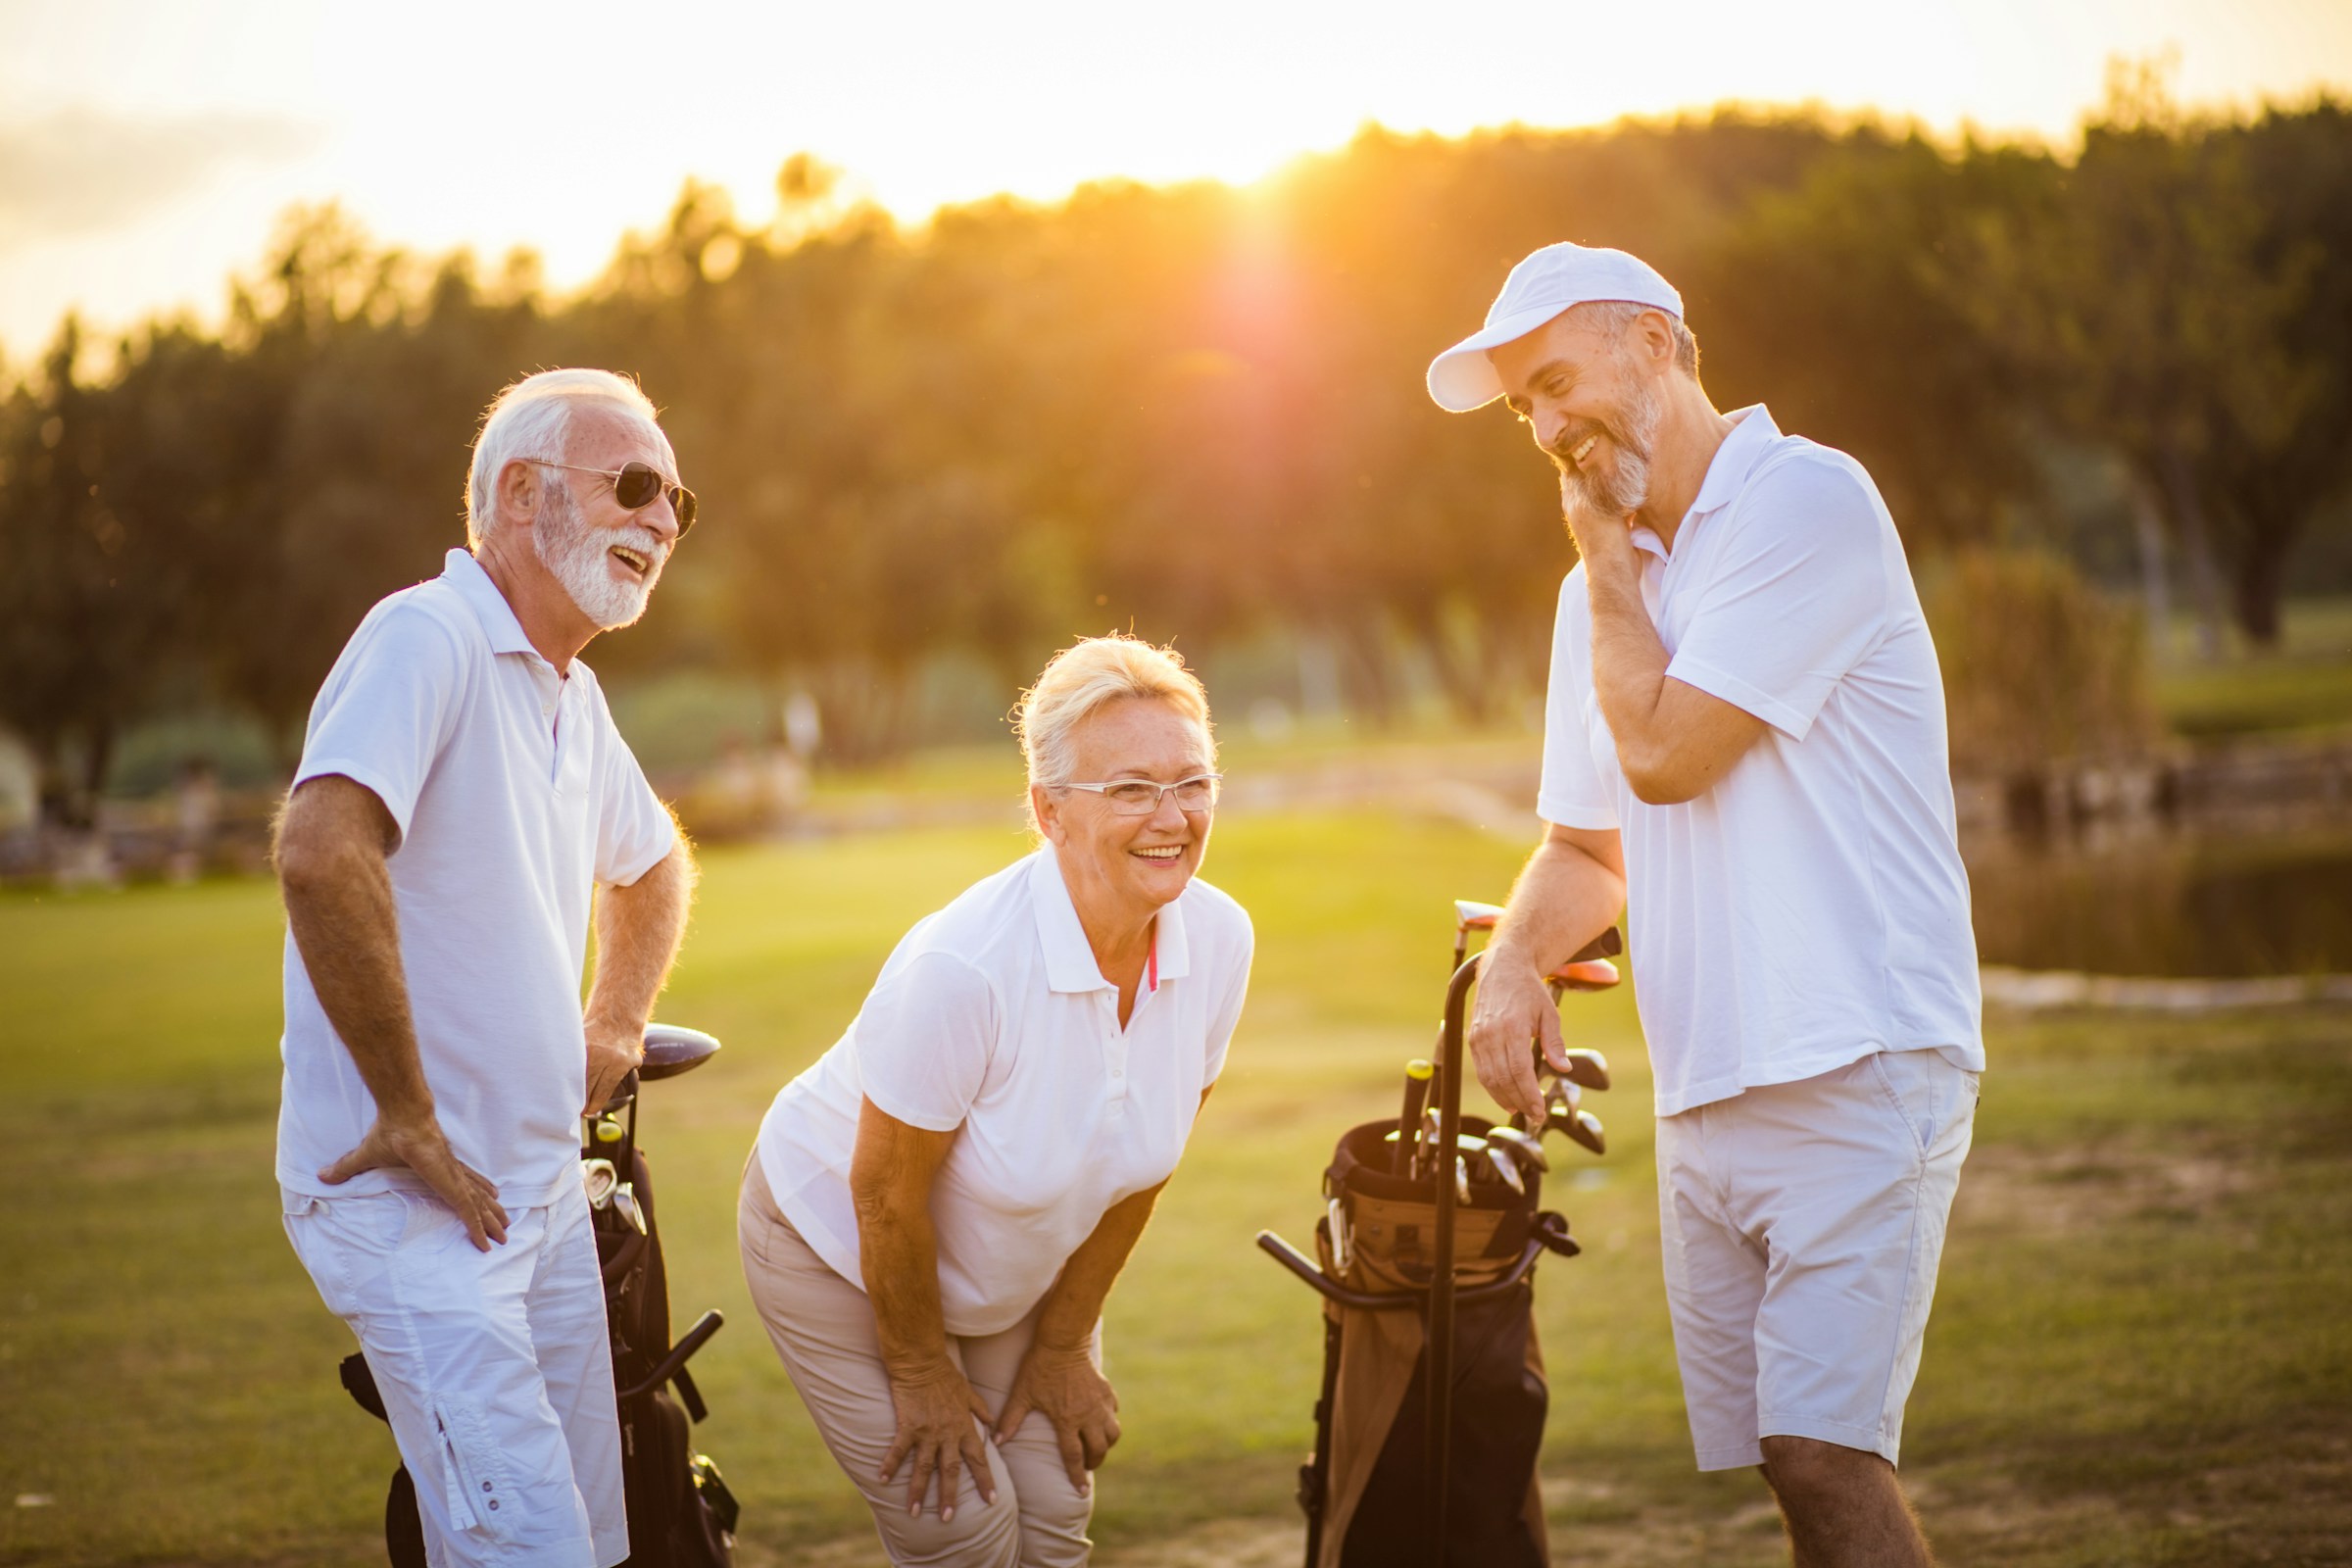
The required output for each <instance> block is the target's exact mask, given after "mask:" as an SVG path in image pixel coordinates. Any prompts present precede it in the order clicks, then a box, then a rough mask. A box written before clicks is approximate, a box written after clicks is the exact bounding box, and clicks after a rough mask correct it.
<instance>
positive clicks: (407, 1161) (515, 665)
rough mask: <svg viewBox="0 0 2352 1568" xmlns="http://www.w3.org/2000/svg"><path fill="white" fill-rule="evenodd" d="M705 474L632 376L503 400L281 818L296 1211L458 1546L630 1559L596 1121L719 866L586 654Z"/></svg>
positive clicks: (443, 1563)
mask: <svg viewBox="0 0 2352 1568" xmlns="http://www.w3.org/2000/svg"><path fill="white" fill-rule="evenodd" d="M675 471H676V460H675V458H674V457H673V456H672V455H671V453H670V449H669V443H668V441H667V440H666V439H665V438H664V437H663V436H662V430H661V426H660V425H659V424H658V423H657V422H656V418H655V412H654V408H653V405H652V404H651V403H649V402H648V401H647V400H646V398H645V395H644V393H642V392H641V391H639V390H638V389H637V387H636V386H635V384H634V383H632V382H629V381H627V380H624V379H622V378H621V377H619V376H616V375H613V374H611V373H610V372H607V371H603V370H550V371H545V372H542V373H541V374H538V375H533V376H530V377H528V378H526V379H524V380H521V381H518V382H516V383H515V385H513V386H511V387H509V388H508V389H507V390H506V391H505V392H503V393H501V394H500V395H499V397H498V399H497V401H496V402H494V403H493V404H492V405H491V407H490V411H489V414H488V417H487V418H486V419H485V420H484V422H483V425H482V430H481V434H480V436H479V438H478V439H477V440H476V442H475V445H474V458H473V467H472V472H471V475H470V477H469V480H468V482H467V485H466V530H467V534H468V538H469V543H470V545H471V550H470V552H468V551H466V550H453V551H451V552H450V553H449V557H448V562H447V565H446V568H445V569H444V570H443V572H442V574H441V575H440V576H439V577H437V578H434V579H433V580H431V581H429V582H424V583H420V584H418V585H417V586H416V587H413V588H408V589H404V590H403V591H401V592H400V593H396V594H394V595H392V596H391V597H390V598H388V599H386V600H384V601H383V602H382V603H381V604H378V605H377V606H376V607H375V608H374V609H373V610H372V611H370V612H369V613H368V616H367V618H366V619H365V620H363V621H362V622H361V623H360V627H359V630H358V631H357V632H355V633H354V634H353V636H352V639H351V642H350V643H349V645H347V646H346V647H345V649H344V650H343V655H342V657H341V658H340V659H339V660H337V661H336V662H335V666H334V668H333V670H332V671H331V672H330V673H329V674H328V675H327V678H326V684H325V686H324V687H322V688H321V689H320V691H319V698H318V701H317V702H316V703H315V704H314V705H313V707H312V710H311V718H310V728H309V732H308V735H307V737H306V739H305V743H304V748H303V758H302V765H301V767H300V769H299V771H298V772H297V773H296V775H295V781H294V788H293V792H292V794H291V796H290V797H289V798H288V801H287V803H286V809H285V814H284V818H283V820H282V822H281V824H280V826H279V830H278V841H277V868H278V877H279V881H280V884H281V886H282V888H283V890H284V895H285V905H286V919H287V926H288V939H287V944H286V953H285V1007H286V1024H285V1035H284V1038H283V1040H282V1042H281V1048H280V1049H281V1053H282V1054H283V1057H284V1061H285V1078H284V1092H283V1101H282V1105H281V1109H280V1114H279V1119H278V1146H277V1148H278V1152H277V1179H278V1183H279V1187H280V1189H281V1190H282V1192H283V1195H284V1205H283V1206H284V1211H285V1225H286V1232H287V1235H288V1237H289V1238H290V1239H291V1241H292V1242H293V1245H294V1250H295V1251H296V1253H297V1254H298V1255H299V1256H300V1257H301V1259H302V1262H303V1264H304V1266H305V1267H306V1268H308V1269H309V1270H310V1273H311V1277H312V1279H313V1280H314V1281H315V1282H316V1283H317V1285H318V1287H319V1295H320V1296H321V1297H322V1298H323V1299H325V1302H326V1304H327V1307H328V1308H329V1310H331V1311H333V1312H334V1313H335V1314H336V1315H337V1316H339V1317H341V1318H342V1319H343V1320H344V1321H345V1322H346V1323H348V1324H349V1325H350V1326H351V1328H352V1331H353V1332H354V1333H355V1334H356V1335H357V1336H358V1337H359V1340H360V1344H361V1346H362V1347H363V1348H364V1349H365V1350H366V1352H367V1355H368V1365H369V1367H370V1369H371V1370H372V1371H373V1373H374V1376H375V1382H376V1387H377V1389H378V1391H379V1392H380V1393H381V1394H382V1396H383V1399H384V1405H385V1408H386V1411H387V1413H388V1414H389V1416H390V1419H391V1423H392V1430H393V1434H394V1436H395V1438H396V1439H397V1441H398V1443H399V1446H400V1452H401V1457H402V1459H403V1460H404V1461H405V1462H406V1464H407V1466H408V1469H409V1471H410V1473H411V1475H412V1476H413V1478H414V1479H415V1481H416V1493H417V1504H418V1512H419V1514H420V1515H421V1518H422V1524H423V1528H424V1534H425V1541H426V1546H427V1555H428V1557H429V1558H430V1560H431V1561H432V1562H433V1563H434V1564H435V1565H436V1568H448V1565H457V1564H474V1563H491V1562H501V1563H508V1562H531V1563H544V1564H563V1565H566V1568H608V1565H610V1564H613V1563H617V1562H619V1561H620V1560H621V1559H622V1558H624V1557H626V1556H627V1555H628V1554H629V1544H628V1521H627V1512H626V1508H625V1506H624V1504H623V1500H622V1494H621V1472H620V1453H619V1432H618V1425H617V1421H616V1417H615V1411H614V1403H613V1370H612V1361H611V1355H610V1351H609V1348H608V1344H607V1339H606V1327H605V1311H604V1294H603V1290H602V1287H601V1283H600V1281H599V1278H598V1271H597V1253H596V1243H595V1238H594V1236H593V1235H592V1233H591V1231H590V1229H589V1222H588V1207H587V1202H586V1200H585V1198H584V1196H583V1194H582V1191H581V1185H580V1167H579V1119H580V1116H581V1114H582V1112H583V1110H584V1109H587V1108H592V1107H595V1106H598V1105H601V1104H603V1103H605V1102H606V1101H607V1100H608V1099H609V1098H610V1097H611V1095H612V1093H613V1089H614V1088H615V1087H616V1086H617V1085H618V1084H619V1082H620V1080H621V1079H622V1078H623V1077H624V1076H625V1075H626V1074H627V1073H628V1071H629V1070H630V1068H631V1067H633V1066H634V1065H635V1064H636V1062H637V1060H638V1058H639V1056H640V1055H641V1054H642V1037H643V1034H644V1030H645V1024H646V1019H647V1017H648V1015H649V1014H650V1012H651V1011H652V1008H653V1005H654V999H655V997H656V996H657V995H658V994H659V993H660V991H661V989H662V982H663V980H664V979H665V977H666V976H667V974H668V972H669V966H670V962H671V959H672V958H673V957H674V956H675V955H676V952H677V948H678V943H679V940H680V938H681V936H682V935H683V933H684V930H685V924H686V911H687V906H688V903H689V901H690V898H691V895H692V890H693V885H694V877H695V868H694V860H693V857H692V855H691V854H690V853H689V851H688V849H687V845H686V842H685V840H684V839H683V838H682V837H681V836H680V835H679V833H678V832H677V829H676V826H675V824H674V823H673V821H672V820H671V817H670V815H669V812H668V811H667V810H666V809H664V808H663V806H662V803H661V802H660V801H659V800H658V799H656V797H655V795H654V793H653V790H652V789H651V788H650V787H649V786H648V785H647V783H646V780H645V775H644V774H643V773H642V772H641V771H640V770H639V769H638V766H637V762H636V760H635V759H634V758H632V757H631V756H630V755H629V749H628V747H627V746H625V745H624V744H622V742H621V739H620V735H619V733H618V732H617V731H616V730H615V729H614V728H613V715H612V712H611V711H610V710H609V709H608V708H607V707H606V705H605V699H604V694H603V693H602V692H601V691H600V690H599V689H598V687H597V684H596V677H595V676H594V675H593V674H592V673H590V671H589V669H588V666H587V665H585V664H583V663H581V662H579V659H578V657H577V656H578V654H579V652H580V650H581V649H582V648H584V647H585V646H586V645H587V644H588V642H589V640H590V639H592V638H593V637H595V636H596V634H597V633H598V632H600V631H605V630H609V629H612V628H613V627H617V626H625V625H627V624H629V623H630V622H632V621H634V620H635V619H636V618H637V617H638V616H639V615H640V614H642V613H644V611H645V606H646V601H647V599H648V598H649V597H650V596H651V594H652V593H653V590H654V585H655V583H656V582H657V581H658V580H659V579H660V578H661V575H662V565H663V564H664V563H665V562H666V561H667V560H668V558H669V554H670V551H671V550H672V549H674V548H675V547H676V545H677V542H678V540H679V538H680V537H681V536H682V535H683V534H684V533H685V531H686V529H687V528H688V527H689V526H690V525H691V524H692V523H693V521H694V497H693V495H692V493H691V492H689V491H687V490H686V489H685V488H684V487H682V486H680V485H679V484H678V483H677V481H676V479H675V478H674V477H673V475H674V473H675ZM592 901H593V905H594V908H595V916H596V926H597V964H596V977H595V984H594V986H593V987H592V988H591V990H590V992H589V996H588V1000H587V1003H586V1005H585V1006H584V1007H583V1005H582V1004H581V1001H580V979H581V971H582V969H583V966H584V964H585V959H586V947H587V936H588V921H589V914H590V908H591V904H592Z"/></svg>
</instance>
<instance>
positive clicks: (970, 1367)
mask: <svg viewBox="0 0 2352 1568" xmlns="http://www.w3.org/2000/svg"><path fill="white" fill-rule="evenodd" d="M736 1235H737V1240H738V1241H739V1242H740V1244H741V1246H742V1249H743V1272H744V1278H745V1279H746V1281H748V1282H749V1283H750V1285H751V1288H752V1300H753V1302H754V1304H756V1305H757V1306H758V1307H759V1308H760V1319H761V1321H763V1322H765V1323H766V1325H767V1334H768V1338H769V1339H770V1340H772V1341H774V1342H775V1347H776V1353H777V1354H778V1355H779V1356H781V1357H783V1360H784V1369H785V1371H787V1372H789V1373H791V1374H792V1386H793V1389H794V1391H795V1392H796V1393H798V1394H799V1395H800V1397H801V1402H802V1403H803V1404H805V1405H807V1406H808V1407H809V1419H810V1420H812V1421H814V1422H815V1423H816V1430H817V1434H818V1435H819V1436H820V1437H822V1438H823V1439H824V1441H825V1446H826V1447H827V1448H828V1449H830V1450H831V1451H832V1454H833V1458H834V1460H835V1461H836V1462H837V1463H838V1464H840V1466H841V1468H842V1473H843V1474H845V1475H847V1476H848V1477H849V1478H850V1480H851V1482H852V1483H853V1484H854V1485H855V1486H856V1487H857V1488H858V1491H859V1492H860V1493H862V1494H863V1495H864V1496H865V1502H866V1506H867V1507H869V1508H871V1509H872V1510H873V1514H874V1529H875V1530H876V1531H877V1532H878V1533H879V1534H880V1535H881V1537H882V1545H883V1548H884V1549H885V1550H886V1551H888V1552H889V1554H890V1560H891V1561H892V1562H893V1563H897V1564H900V1565H902V1568H912V1565H914V1564H923V1563H931V1564H942V1565H954V1568H1016V1565H1017V1568H1069V1565H1073V1564H1079V1563H1084V1562H1085V1561H1086V1560H1087V1553H1088V1552H1089V1551H1091V1550H1092V1549H1093V1547H1094V1543H1093V1542H1091V1541H1089V1540H1088V1539H1087V1535H1086V1526H1087V1521H1088V1519H1089V1518H1090V1517H1091V1516H1092V1514H1093V1512H1094V1497H1093V1496H1092V1495H1091V1494H1083V1493H1080V1492H1079V1491H1078V1490H1077V1489H1076V1488H1074V1487H1072V1486H1071V1485H1070V1478H1069V1473H1068V1472H1067V1471H1065V1470H1064V1469H1063V1468H1062V1464H1061V1452H1060V1449H1059V1447H1058V1446H1057V1445H1056V1444H1055V1442H1054V1429H1053V1425H1052V1423H1050V1422H1049V1421H1047V1419H1046V1418H1045V1416H1043V1415H1042V1414H1032V1415H1031V1416H1030V1417H1029V1418H1028V1419H1027V1420H1026V1421H1024V1422H1022V1423H1021V1430H1020V1431H1018V1432H1016V1433H1014V1434H1013V1435H1012V1437H1011V1438H1010V1439H1009V1440H1007V1441H1006V1442H1005V1444H1003V1445H1002V1446H999V1445H996V1444H992V1443H990V1442H988V1435H987V1433H986V1432H985V1431H983V1432H982V1433H981V1446H982V1447H983V1448H985V1449H986V1450H987V1452H988V1468H989V1473H990V1475H991V1476H992V1477H993V1478H994V1480H995V1483H996V1490H997V1500H996V1502H995V1503H994V1504H993V1505H983V1504H982V1503H981V1501H980V1493H979V1488H978V1487H977V1485H976V1484H975V1482H974V1478H973V1477H972V1475H971V1474H970V1472H969V1471H966V1472H965V1474H964V1477H963V1479H962V1481H961V1483H960V1484H959V1490H958V1491H957V1493H956V1517H955V1518H954V1519H953V1520H951V1521H949V1522H947V1523H944V1524H943V1523H941V1522H940V1518H939V1510H938V1507H937V1503H936V1485H935V1486H934V1490H933V1494H932V1495H928V1496H926V1497H925V1498H924V1502H923V1511H922V1513H921V1514H919V1515H909V1514H908V1513H907V1467H906V1466H905V1465H901V1467H900V1469H899V1474H898V1478H897V1479H896V1480H895V1481H891V1482H887V1483H885V1482H882V1481H878V1480H876V1479H875V1478H876V1476H878V1475H879V1474H880V1472H881V1469H882V1458H883V1455H884V1454H886V1453H888V1452H889V1451H890V1444H891V1440H892V1438H894V1437H895V1436H896V1435H897V1433H898V1417H897V1414H896V1411H895V1409H894V1407H893V1405H892V1403H891V1397H890V1377H889V1374H888V1373H887V1372H885V1371H884V1370H883V1366H882V1347H881V1344H880V1341H879V1339H878V1338H877V1336H876V1333H875V1328H874V1309H873V1307H872V1305H871V1304H870V1303H869V1302H868V1301H867V1299H866V1296H865V1292H863V1291H862V1290H859V1289H858V1287H857V1286H855V1285H853V1284H851V1283H850V1282H849V1281H847V1280H845V1279H843V1278H842V1277H841V1276H840V1275H839V1274H836V1273H835V1272H833V1270H832V1269H831V1268H829V1267H827V1266H826V1265H825V1262H824V1260H823V1259H821V1258H819V1257H818V1256H817V1255H816V1253H815V1251H814V1250H811V1249H810V1248H809V1244H808V1243H807V1242H806V1241H804V1240H802V1238H801V1233H800V1232H799V1231H797V1230H795V1229H794V1228H793V1225H792V1222H791V1221H790V1220H788V1219H786V1218H785V1217H784V1214H783V1211H782V1210H781V1209H779V1208H778V1207H777V1206H776V1201H775V1197H774V1195H773V1194H772V1193H771V1192H770V1191H769V1189H768V1185H767V1178H766V1176H765V1175H764V1174H763V1173H762V1172H761V1170H760V1161H759V1158H758V1157H757V1156H756V1155H755V1156H754V1158H753V1159H752V1162H751V1165H750V1167H749V1168H748V1169H747V1170H746V1171H745V1172H744V1181H743V1201H742V1204H741V1206H740V1207H739V1208H738V1210H737V1213H736ZM1036 1332H1037V1314H1036V1313H1035V1312H1031V1313H1030V1315H1029V1316H1027V1317H1025V1318H1023V1319H1021V1321H1020V1322H1018V1323H1015V1324H1014V1325H1013V1326H1012V1327H1011V1328H1008V1329H1006V1330H1005V1331H1004V1332H1003V1333H1001V1334H990V1335H983V1336H973V1337H969V1338H965V1337H960V1336H957V1335H953V1334H951V1335H949V1336H948V1355H949V1358H950V1359H952V1360H953V1361H955V1362H956V1365H957V1366H958V1367H959V1368H961V1370H962V1372H963V1375H964V1378H965V1380H966V1381H967V1382H969V1383H970V1384H971V1386H972V1391H973V1392H974V1393H976V1394H978V1395H979V1396H980V1397H981V1399H982V1401H983V1402H985V1403H986V1404H987V1405H988V1407H989V1408H990V1409H992V1410H1001V1409H1003V1408H1004V1407H1005V1397H1006V1396H1007V1395H1008V1394H1009V1393H1010V1392H1011V1389H1012V1380H1013V1376H1014V1374H1015V1373H1017V1372H1018V1371H1019V1370H1020V1365H1021V1357H1022V1356H1024V1355H1026V1354H1027V1353H1028V1350H1029V1344H1030V1341H1031V1339H1032V1338H1033V1337H1034V1336H1035V1334H1036ZM1095 1353H1096V1357H1097V1361H1098V1364H1100V1359H1101V1355H1102V1330H1101V1329H1100V1328H1099V1327H1098V1328H1097V1330H1096V1341H1095ZM976 1424H977V1423H975V1425H976Z"/></svg>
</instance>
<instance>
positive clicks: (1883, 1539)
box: [1763, 1438, 1935, 1568]
mask: <svg viewBox="0 0 2352 1568" xmlns="http://www.w3.org/2000/svg"><path fill="white" fill-rule="evenodd" d="M1763 1446H1764V1464H1763V1471H1764V1479H1765V1481H1766V1482H1767V1483H1769V1484H1770V1485H1771V1487H1772V1494H1773V1495H1774V1496H1775V1497H1777V1498H1778V1499H1780V1504H1781V1517H1782V1519H1783V1521H1784V1522H1785V1523H1786V1524H1787V1525H1788V1527H1789V1554H1790V1556H1791V1557H1792V1558H1793V1560H1794V1561H1795V1564H1796V1568H1849V1565H1850V1568H1932V1565H1933V1564H1934V1562H1935V1557H1934V1556H1933V1554H1931V1553H1930V1552H1929V1550H1928V1542H1927V1538H1926V1537H1925V1536H1923V1535H1922V1534H1920V1529H1919V1520H1918V1518H1917V1516H1915V1515H1914V1514H1913V1513H1912V1512H1911V1504H1910V1502H1909V1501H1908V1500H1907V1499H1906V1498H1905V1497H1904V1496H1903V1489H1902V1488H1901V1487H1900V1486H1899V1485H1897V1484H1896V1482H1895V1479H1894V1466H1892V1465H1890V1464H1888V1463H1887V1461H1886V1460H1885V1459H1882V1458H1880V1457H1879V1456H1878V1455H1877V1454H1875V1453H1865V1452H1863V1451H1862V1450H1861V1449H1859V1448H1847V1447H1842V1446H1839V1445H1838V1444H1835V1443H1823V1442H1821V1441H1820V1440H1818V1439H1815V1438H1766V1439H1765V1440H1764V1444H1763Z"/></svg>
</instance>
